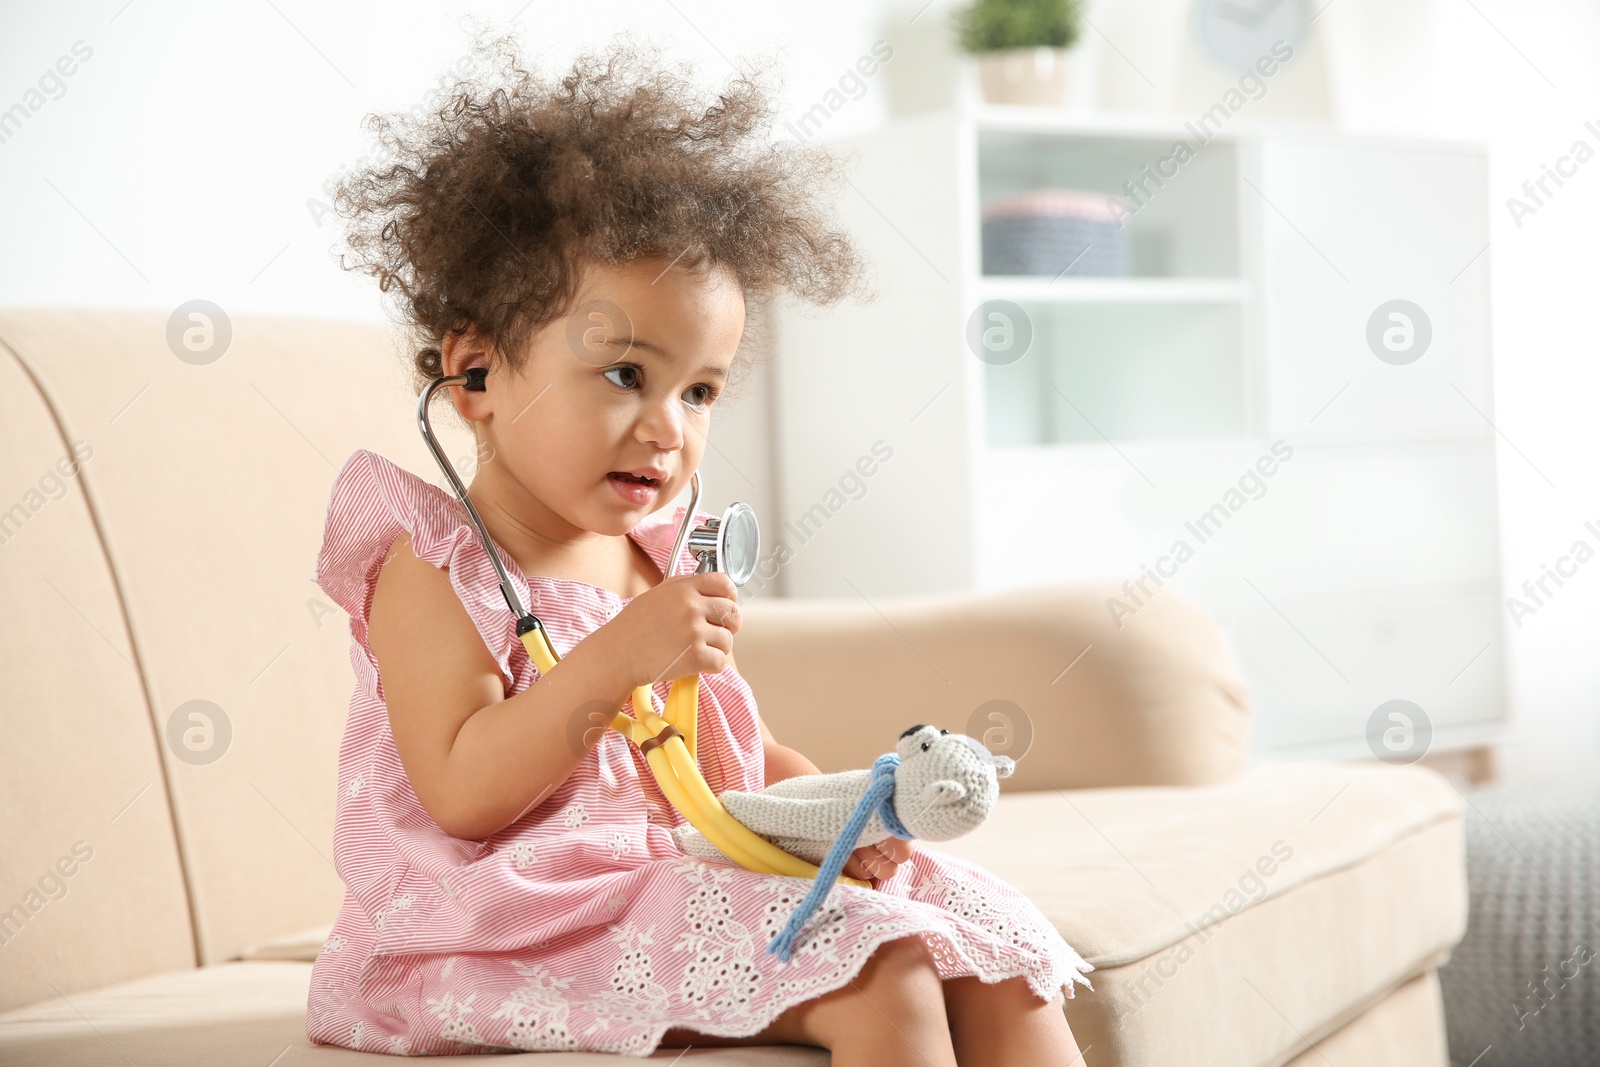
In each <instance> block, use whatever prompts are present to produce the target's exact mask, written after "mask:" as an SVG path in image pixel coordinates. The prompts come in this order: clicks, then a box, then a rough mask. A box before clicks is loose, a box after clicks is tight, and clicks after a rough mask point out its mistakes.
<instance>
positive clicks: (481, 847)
mask: <svg viewBox="0 0 1600 1067" xmlns="http://www.w3.org/2000/svg"><path fill="white" fill-rule="evenodd" d="M682 514H683V508H682V507H681V506H680V507H677V508H675V509H673V510H671V511H668V510H665V509H663V510H662V511H658V512H656V513H655V514H653V515H650V516H648V517H646V518H645V519H644V520H643V521H641V522H640V523H639V524H638V525H637V526H636V527H634V529H633V530H632V531H631V532H630V534H629V536H630V537H632V538H633V539H634V541H635V542H637V543H638V544H639V545H640V546H642V547H643V548H644V549H645V551H646V552H648V553H649V555H650V558H651V559H653V560H654V561H655V563H656V565H657V566H659V567H661V568H662V570H663V572H664V571H665V569H666V566H665V565H666V556H667V554H668V553H669V552H670V551H671V550H672V549H671V545H672V539H673V536H674V534H675V533H676V532H677V527H678V522H679V521H680V519H681V517H682ZM701 517H702V518H706V517H709V515H701ZM402 530H406V531H409V532H410V534H411V545H412V551H413V552H415V553H416V554H417V555H418V556H419V557H420V558H422V559H425V560H427V561H428V562H429V563H431V564H433V565H434V566H435V567H445V568H447V569H448V571H449V575H450V583H451V585H452V586H453V587H454V589H455V591H456V593H457V595H458V596H460V598H461V602H462V604H463V605H465V607H466V609H467V613H468V614H469V615H470V616H471V617H472V621H473V623H474V624H475V625H476V626H477V629H478V632H479V633H480V634H481V635H482V637H483V640H484V642H485V643H486V644H487V645H488V647H489V650H490V652H491V653H492V654H493V656H494V658H495V660H496V662H497V663H498V664H499V666H500V671H501V676H502V678H501V680H502V682H503V684H504V686H505V692H506V695H507V696H508V697H509V696H513V695H515V694H517V693H520V692H522V691H523V690H524V689H526V688H527V687H528V686H530V685H532V684H534V683H535V682H536V681H537V680H538V678H539V672H538V670H537V669H536V668H535V667H534V666H533V664H532V663H531V662H530V660H529V659H528V656H527V653H526V651H525V650H524V649H523V647H522V643H521V642H520V641H519V640H518V639H517V636H516V630H515V620H514V619H513V617H512V614H511V612H510V610H509V609H508V608H507V607H506V603H505V599H504V597H502V596H501V593H500V588H499V584H498V580H497V578H496V575H495V572H494V568H493V565H492V563H491V562H490V560H489V558H488V556H487V554H486V553H485V551H484V549H483V547H482V545H481V543H480V542H479V540H478V537H477V534H476V531H475V529H474V527H473V526H472V524H471V523H470V521H469V520H468V519H467V517H466V512H465V509H463V508H462V507H461V506H460V504H459V503H458V502H457V501H456V499H455V498H454V497H453V496H452V495H451V494H450V493H449V492H448V491H446V490H444V489H441V488H439V487H438V486H435V485H433V484H431V483H430V482H427V481H425V480H423V479H422V478H419V477H418V476H416V475H415V474H412V473H411V472H409V471H406V470H403V469H402V468H400V467H397V466H395V465H394V464H393V463H391V462H389V461H388V460H387V459H385V458H384V457H382V456H379V455H376V454H374V453H372V452H369V451H367V450H365V449H358V450H357V451H356V452H354V453H353V454H352V455H351V456H350V458H349V459H348V460H347V461H346V462H345V465H344V467H343V469H342V470H340V471H339V474H338V477H337V478H336V479H335V481H334V484H333V489H332V492H331V494H330V496H329V501H328V511H327V518H326V526H325V529H324V535H323V544H322V548H321V551H320V552H319V553H318V556H317V583H318V584H319V585H320V586H321V587H322V589H323V591H324V592H326V593H327V594H328V596H329V597H331V598H332V599H333V600H334V601H336V602H337V603H338V604H339V605H340V606H341V607H343V608H344V609H345V611H346V612H348V613H349V615H350V634H351V637H352V641H351V645H350V662H351V665H352V666H353V667H354V668H355V692H354V695H353V696H352V697H351V700H350V708H349V718H348V721H347V724H346V727H345V733H344V740H343V743H342V745H341V748H340V752H339V778H338V804H337V809H336V815H335V822H334V860H335V863H336V865H337V867H338V871H339V874H340V876H341V877H342V878H343V879H344V881H345V885H346V888H347V892H346V894H345V899H344V905H343V907H342V908H341V910H340V912H339V918H338V921H337V922H335V923H334V926H333V930H332V932H331V934H330V935H329V937H328V939H327V941H326V942H325V943H324V944H323V946H322V950H321V952H320V953H319V954H318V956H317V959H316V963H315V965H314V966H313V968H312V974H311V992H310V996H309V999H308V1002H307V1013H306V1032H307V1035H308V1036H309V1037H310V1039H311V1040H312V1041H313V1042H316V1043H318V1044H330V1045H341V1046H344V1047H347V1048H352V1049H359V1050H362V1051H369V1052H389V1053H396V1054H400V1055H449V1054H461V1053H471V1052H485V1051H491V1050H495V1049H504V1050H516V1049H521V1050H540V1051H544V1050H572V1051H596V1052H612V1053H621V1054H624V1055H629V1056H646V1055H648V1054H649V1053H651V1052H652V1051H654V1050H655V1048H656V1046H657V1044H658V1043H659V1042H660V1040H661V1038H662V1035H663V1033H664V1032H665V1031H666V1030H668V1029H670V1028H673V1027H686V1028H688V1029H692V1030H696V1031H699V1032H702V1033H708V1034H717V1035H722V1036H727V1037H738V1036H748V1035H750V1034H754V1033H757V1032H759V1031H761V1030H762V1029H764V1028H765V1027H766V1026H767V1025H768V1024H770V1023H771V1022H772V1021H773V1020H774V1019H775V1018H776V1017H777V1016H778V1015H779V1014H781V1013H782V1012H784V1011H785V1010H786V1009H788V1008H790V1007H791V1006H793V1005H795V1004H798V1003H801V1002H803V1001H807V1000H811V999H814V998H815V997H817V996H819V995H821V994H823V993H826V992H828V991H829V990H832V989H837V988H839V987H841V986H843V985H845V984H846V983H847V982H848V981H849V980H850V979H851V978H852V977H854V976H855V974H856V973H857V971H858V970H859V969H860V968H861V965H862V964H863V963H864V962H865V961H866V959H867V958H868V957H869V956H870V955H871V954H872V952H873V950H874V949H875V948H876V947H877V946H878V945H879V944H881V943H882V942H884V941H889V940H892V939H895V938H899V937H905V936H907V935H909V934H919V935H921V936H922V937H923V939H924V941H925V942H926V943H927V945H928V946H929V948H930V949H931V951H932V954H933V956H934V958H935V959H936V961H937V964H938V969H939V973H940V975H941V977H944V978H952V977H956V976H960V975H978V976H980V977H981V978H982V979H983V980H984V981H986V982H995V981H999V980H1001V979H1004V978H1009V977H1013V976H1016V975H1025V976H1026V977H1027V980H1028V983H1029V985H1030V986H1031V988H1032V989H1033V991H1034V992H1035V993H1037V994H1038V995H1039V996H1040V997H1041V998H1042V999H1050V998H1053V997H1055V996H1056V995H1057V994H1058V993H1059V992H1060V991H1061V990H1062V988H1063V987H1065V990H1066V994H1067V995H1068V996H1071V995H1072V987H1073V983H1075V982H1082V983H1083V984H1084V985H1086V986H1087V985H1088V984H1089V983H1088V980H1087V979H1086V978H1084V977H1083V972H1087V971H1090V970H1092V968H1091V967H1090V965H1089V964H1088V963H1086V962H1085V961H1084V960H1083V959H1082V958H1081V957H1080V956H1079V955H1078V954H1077V953H1076V952H1075V951H1073V949H1072V948H1071V947H1070V946H1069V945H1068V944H1067V943H1066V942H1065V941H1064V940H1062V938H1061V936H1060V934H1059V933H1057V932H1056V930H1055V929H1054V928H1053V927H1052V926H1051V925H1050V923H1049V922H1048V921H1047V920H1046V919H1045V918H1044V916H1043V915H1042V914H1041V913H1040V912H1039V910H1038V908H1037V907H1035V906H1034V904H1033V903H1032V902H1031V901H1029V900H1028V899H1027V898H1026V897H1024V896H1023V895H1022V894H1021V893H1019V892H1018V891H1017V890H1016V889H1014V888H1012V887H1011V886H1009V885H1007V884H1006V883H1004V882H1002V881H1000V880H998V879H997V878H995V877H993V876H992V875H990V874H988V873H987V872H986V871H984V870H983V869H981V868H979V867H976V866H973V865H971V864H968V863H966V862H964V861H961V860H958V859H956V858H955V857H953V856H948V855H944V854H941V853H940V852H938V851H937V850H936V849H934V848H927V847H924V846H923V845H922V844H921V843H920V842H919V843H918V844H917V846H916V849H915V851H914V852H913V855H912V858H911V860H909V861H908V862H906V863H903V864H901V865H900V868H899V870H898V871H896V873H895V875H894V876H893V877H892V878H890V879H888V880H887V881H885V882H881V883H875V885H876V888H875V889H863V888H860V887H856V886H850V885H845V884H842V883H841V884H838V885H835V886H834V888H833V889H832V891H831V892H830V894H829V896H828V898H827V900H826V901H825V902H824V904H823V906H822V908H821V909H819V910H818V912H817V914H816V915H815V916H814V917H813V918H812V919H811V921H810V922H809V923H808V924H807V926H806V928H805V930H804V931H803V932H802V934H801V937H800V939H799V941H798V943H797V947H796V952H795V955H794V958H793V959H792V960H791V961H789V962H788V963H784V962H782V961H781V960H779V959H778V958H777V957H776V956H772V955H769V954H767V952H766V951H765V950H766V946H767V943H768V942H769V941H771V940H772V938H773V937H774V936H775V935H776V934H777V933H778V931H779V930H781V929H782V928H783V925H784V923H785V922H786V921H787V920H788V918H789V914H790V912H791V911H792V910H793V909H794V907H795V906H796V905H797V904H798V903H799V902H800V900H801V898H802V897H803V896H804V895H805V893H806V890H807V889H808V888H809V887H810V884H811V883H810V881H809V880H807V879H802V878H791V877H785V876H778V875H767V874H757V873H754V872H752V871H747V870H744V869H743V868H742V867H738V866H735V865H733V864H730V863H726V862H720V861H710V860H704V859H696V858H692V857H689V856H686V855H685V854H684V853H683V852H681V851H680V850H679V849H678V847H677V846H676V845H675V844H674V843H673V840H672V837H671V835H670V833H669V832H668V831H669V828H670V827H672V826H674V825H677V824H679V823H681V822H682V821H683V818H682V816H681V815H679V814H678V813H677V811H676V810H675V809H673V808H672V807H671V806H670V805H669V804H668V803H667V802H666V800H665V798H664V797H663V796H662V794H661V792H660V790H659V788H658V787H657V785H656V783H655V779H654V778H653V777H652V776H651V774H650V772H649V768H648V766H647V765H646V763H645V761H644V758H643V757H642V756H640V754H639V751H638V749H637V748H636V747H635V746H634V745H633V743H632V742H630V741H629V740H628V739H627V738H625V737H623V736H622V735H621V734H620V733H618V732H616V731H615V730H611V729H607V730H605V731H604V734H603V736H602V737H601V738H600V739H599V741H598V742H597V743H595V744H594V746H593V748H591V749H590V750H589V752H588V754H587V755H586V756H585V757H584V759H583V761H582V762H581V763H579V764H578V766H577V768H576V769H575V770H574V771H573V772H572V774H571V775H570V776H569V777H568V778H567V780H566V781H565V782H564V783H563V784H562V785H561V786H560V787H559V788H557V789H556V790H555V792H553V793H551V794H550V796H548V797H547V798H546V799H545V800H544V801H543V802H541V803H540V804H539V805H538V806H537V807H535V808H533V809H531V810H530V811H528V812H526V813H525V814H523V815H522V817H521V818H519V819H517V821H516V822H514V823H512V824H511V825H509V826H507V827H505V828H504V829H503V830H500V831H499V832H498V833H495V834H493V835H491V836H489V837H488V838H486V839H484V840H482V841H469V840H462V839H459V838H455V837H451V836H450V835H449V834H447V833H445V832H444V831H443V830H441V829H440V828H439V826H438V825H437V824H436V823H435V822H434V821H433V819H432V818H431V817H430V816H429V815H428V813H427V811H426V810H425V809H424V808H423V806H422V804H421V803H420V802H419V801H418V799H417V796H416V794H415V793H414V792H413V791H412V788H411V784H410V782H409V781H408V780H407V778H406V772H405V768H404V767H403V766H402V764H401V762H400V758H399V756H398V755H397V754H396V751H395V745H394V738H393V735H392V734H391V733H390V730H389V719H388V713H387V711H386V710H385V707H384V696H383V686H382V683H381V681H380V679H379V676H378V663H377V660H376V658H375V657H374V656H373V654H372V651H371V649H370V648H368V646H367V617H368V611H369V609H370V607H371V604H372V593H373V587H374V585H375V584H376V580H377V573H378V567H379V563H380V561H381V560H382V558H383V556H384V553H385V552H386V551H387V550H388V548H389V546H390V544H391V543H392V542H393V540H394V538H395V537H396V535H398V534H399V533H400V532H401V531H402ZM502 562H503V563H504V565H505V567H506V570H507V573H509V574H510V575H511V581H512V584H513V586H514V587H515V588H516V590H517V592H518V593H519V594H520V595H521V597H522V598H523V603H524V604H525V605H526V606H527V607H528V609H529V610H530V611H532V612H533V613H535V614H536V615H538V616H539V618H540V619H541V620H542V621H543V622H544V624H545V626H546V627H547V628H548V629H549V632H550V637H551V640H552V642H553V643H554V645H555V647H556V650H557V651H558V652H565V651H567V650H569V649H571V648H572V646H574V645H576V644H577V643H578V642H579V641H580V640H582V639H583V638H584V637H585V636H586V635H587V634H589V633H591V632H592V631H593V630H594V629H595V628H596V627H598V626H601V625H604V624H605V623H606V622H607V621H608V620H609V619H611V618H612V617H613V616H615V615H616V614H617V612H618V611H619V610H620V609H621V608H622V607H623V606H624V605H625V604H627V602H628V599H629V598H624V597H620V596H618V595H617V594H616V593H614V592H612V591H611V590H608V589H603V588H600V587H598V586H594V585H589V584H587V583H584V582H579V581H571V580H568V579H563V578H545V577H538V576H534V577H531V578H530V577H526V576H524V575H522V574H521V572H520V571H519V570H518V568H517V566H516V564H515V563H513V562H512V561H511V560H510V559H509V558H507V557H505V556H504V553H502ZM692 569H693V560H692V557H691V556H690V554H689V552H688V551H687V549H685V551H684V561H683V567H682V570H684V571H687V570H692ZM680 573H681V571H680ZM667 687H668V683H667V682H662V683H660V684H659V685H658V686H657V687H656V692H657V695H658V697H660V698H661V699H662V700H663V701H664V700H665V698H666V693H667ZM758 722H759V720H758V719H757V718H756V702H755V698H754V696H753V695H752V694H751V691H750V687H749V686H748V685H746V684H745V681H744V679H743V678H741V677H739V675H738V674H736V673H735V672H734V671H733V670H731V669H730V670H725V671H723V672H722V673H720V674H707V675H704V676H702V678H701V681H700V712H699V729H700V733H699V755H700V764H701V768H702V770H703V772H704V774H705V777H706V780H707V782H709V783H710V785H711V788H712V790H713V791H714V792H718V793H720V792H722V791H723V790H726V789H740V790H758V789H760V788H761V787H762V786H763V784H764V776H763V759H762V742H761V734H760V727H759V725H758ZM907 725H911V724H910V723H909V722H908V723H907ZM894 740H895V739H894V738H893V737H886V738H884V751H890V750H892V748H893V745H894ZM552 743H553V744H561V743H564V742H563V741H562V740H561V739H557V738H552Z"/></svg>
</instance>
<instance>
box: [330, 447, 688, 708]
mask: <svg viewBox="0 0 1600 1067" xmlns="http://www.w3.org/2000/svg"><path fill="white" fill-rule="evenodd" d="M401 531H406V532H409V533H410V535H411V551H412V552H413V553H414V554H415V555H416V556H417V557H418V558H419V559H422V560H425V561H427V562H428V563H430V564H432V565H433V566H435V567H444V568H446V569H447V570H448V573H449V575H450V583H451V585H452V587H454V589H455V591H456V595H457V596H458V597H460V599H461V602H462V605H463V606H464V607H465V608H466V609H467V614H468V615H469V616H470V617H471V618H472V621H473V624H474V625H475V626H476V627H477V629H478V632H479V633H480V634H481V635H482V636H483V639H484V643H485V644H486V645H487V646H488V648H489V651H490V653H491V654H492V655H493V656H494V659H495V662H496V663H497V664H498V665H499V668H500V671H501V675H502V678H503V682H504V684H505V686H506V688H507V692H508V693H510V692H511V691H512V689H513V687H514V686H516V684H517V682H518V674H519V671H518V666H519V665H518V664H515V663H514V662H513V658H514V656H515V655H516V654H517V653H518V652H520V653H521V656H522V660H523V663H522V664H521V665H520V666H521V668H522V671H521V673H524V674H527V673H530V672H531V674H533V675H537V669H536V668H534V667H533V665H532V664H531V663H529V662H527V653H526V652H525V651H523V650H522V643H521V641H520V640H518V638H517V636H516V620H515V618H514V617H513V616H512V614H511V610H510V608H509V607H507V605H506V602H505V597H504V596H503V595H502V594H501V592H500V578H499V575H497V574H496V573H495V570H494V565H493V563H492V562H491V561H490V560H489V558H488V555H487V554H486V553H485V552H484V550H483V546H482V545H481V543H480V542H479V540H478V537H477V532H476V528H475V527H474V526H473V525H472V524H471V521H470V520H469V519H468V518H467V516H466V512H465V510H464V509H462V507H461V506H460V504H459V503H457V502H455V501H454V500H452V499H450V498H449V496H448V494H447V493H446V492H445V490H443V489H441V488H439V487H438V486H436V485H434V484H432V483H431V482H428V481H425V480H424V479H422V478H420V477H418V476H417V475H415V474H413V473H411V472H410V471H408V470H406V469H404V468H403V467H399V466H396V465H395V464H394V463H392V462H390V461H389V460H387V459H385V458H384V457H383V456H380V455H378V454H377V453H375V452H369V451H368V450H366V449H357V450H356V451H355V452H352V453H351V454H350V458H349V459H347V460H346V461H345V464H344V466H343V468H341V469H340V471H339V473H338V475H337V476H336V477H335V478H334V482H333V488H332V490H331V491H330V492H329V495H328V510H327V515H326V517H325V519H324V523H323V535H322V548H321V550H320V551H319V552H318V553H317V585H318V586H320V587H321V589H322V591H323V592H325V593H326V594H327V595H328V596H329V597H330V598H331V599H332V600H333V601H334V603H336V604H338V605H339V606H340V607H341V608H343V609H344V610H345V612H346V613H347V614H348V615H349V616H350V632H351V634H352V635H353V636H354V637H355V638H356V639H357V640H358V641H359V642H360V643H361V645H362V647H366V646H367V626H368V619H369V617H370V613H371V610H372V594H373V591H374V589H375V588H376V586H377V577H378V570H379V568H380V567H381V565H382V562H383V559H384V557H385V556H386V555H387V554H388V551H389V549H390V547H391V546H392V545H393V544H394V539H395V538H396V537H397V536H399V534H400V533H401ZM668 551H670V549H668ZM502 562H506V561H505V560H504V557H503V556H502ZM507 573H508V574H510V575H511V580H512V585H513V588H514V589H516V590H517V593H518V595H519V596H520V597H521V598H522V600H523V603H524V604H527V603H528V589H527V585H526V584H525V583H524V582H522V581H521V580H520V579H519V576H518V575H517V574H516V573H515V571H514V566H511V565H508V566H507Z"/></svg>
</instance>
